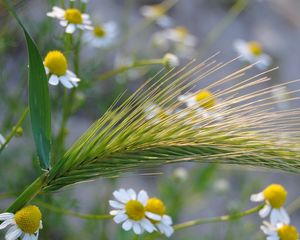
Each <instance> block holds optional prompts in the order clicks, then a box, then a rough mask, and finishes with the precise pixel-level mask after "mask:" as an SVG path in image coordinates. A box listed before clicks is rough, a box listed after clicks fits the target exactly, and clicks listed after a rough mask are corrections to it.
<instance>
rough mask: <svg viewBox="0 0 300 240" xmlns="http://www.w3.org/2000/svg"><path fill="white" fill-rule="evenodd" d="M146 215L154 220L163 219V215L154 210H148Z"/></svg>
mask: <svg viewBox="0 0 300 240" xmlns="http://www.w3.org/2000/svg"><path fill="white" fill-rule="evenodd" d="M145 215H146V216H147V217H148V218H150V219H152V220H155V221H160V220H161V216H159V215H157V214H155V213H152V212H146V213H145Z"/></svg>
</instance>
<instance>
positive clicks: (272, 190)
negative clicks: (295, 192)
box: [250, 184, 290, 225]
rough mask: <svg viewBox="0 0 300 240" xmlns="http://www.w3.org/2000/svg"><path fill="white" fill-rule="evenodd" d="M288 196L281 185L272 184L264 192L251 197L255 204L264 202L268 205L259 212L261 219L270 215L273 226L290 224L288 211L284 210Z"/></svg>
mask: <svg viewBox="0 0 300 240" xmlns="http://www.w3.org/2000/svg"><path fill="white" fill-rule="evenodd" d="M286 196H287V191H286V190H285V188H284V187H283V186H281V185H279V184H271V185H269V186H268V187H266V188H265V189H264V190H263V191H262V192H260V193H257V194H253V195H251V197H250V199H251V201H253V202H263V201H265V203H266V205H265V206H264V207H263V208H262V209H261V210H260V211H259V215H260V217H261V218H265V217H266V216H268V215H269V214H270V221H271V223H272V224H273V225H276V224H277V223H284V224H289V223H290V218H289V215H288V214H287V212H286V210H285V209H284V208H283V205H284V203H285V200H286Z"/></svg>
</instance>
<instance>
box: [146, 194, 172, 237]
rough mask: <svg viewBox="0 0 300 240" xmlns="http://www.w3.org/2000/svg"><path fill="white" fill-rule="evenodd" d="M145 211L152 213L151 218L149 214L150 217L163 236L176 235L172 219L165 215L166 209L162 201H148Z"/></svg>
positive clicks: (156, 199) (152, 199)
mask: <svg viewBox="0 0 300 240" xmlns="http://www.w3.org/2000/svg"><path fill="white" fill-rule="evenodd" d="M145 209H146V211H148V212H150V213H151V215H150V216H149V214H148V217H149V218H150V219H151V222H152V223H153V224H154V225H155V226H156V227H157V228H158V230H159V231H160V232H161V233H162V234H165V235H166V236H167V237H170V236H171V235H172V234H173V233H174V229H173V227H172V218H171V217H170V216H168V215H166V214H165V212H166V207H165V205H164V203H163V202H162V201H161V200H160V199H158V198H150V199H148V201H147V204H146V207H145Z"/></svg>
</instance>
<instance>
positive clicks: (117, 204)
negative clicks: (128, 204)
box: [109, 200, 125, 209]
mask: <svg viewBox="0 0 300 240" xmlns="http://www.w3.org/2000/svg"><path fill="white" fill-rule="evenodd" d="M109 205H110V206H111V207H113V208H118V209H123V208H124V207H125V205H124V204H122V203H119V202H117V201H114V200H109Z"/></svg>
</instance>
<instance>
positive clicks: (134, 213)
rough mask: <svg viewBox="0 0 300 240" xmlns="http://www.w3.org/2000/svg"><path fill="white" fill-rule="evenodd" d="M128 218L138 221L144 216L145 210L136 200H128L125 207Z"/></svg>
mask: <svg viewBox="0 0 300 240" xmlns="http://www.w3.org/2000/svg"><path fill="white" fill-rule="evenodd" d="M125 210H126V214H127V216H128V218H130V219H132V220H135V221H139V220H141V219H142V218H144V216H145V208H144V206H143V204H142V203H140V202H139V201H137V200H130V201H128V202H127V203H126V205H125Z"/></svg>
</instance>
